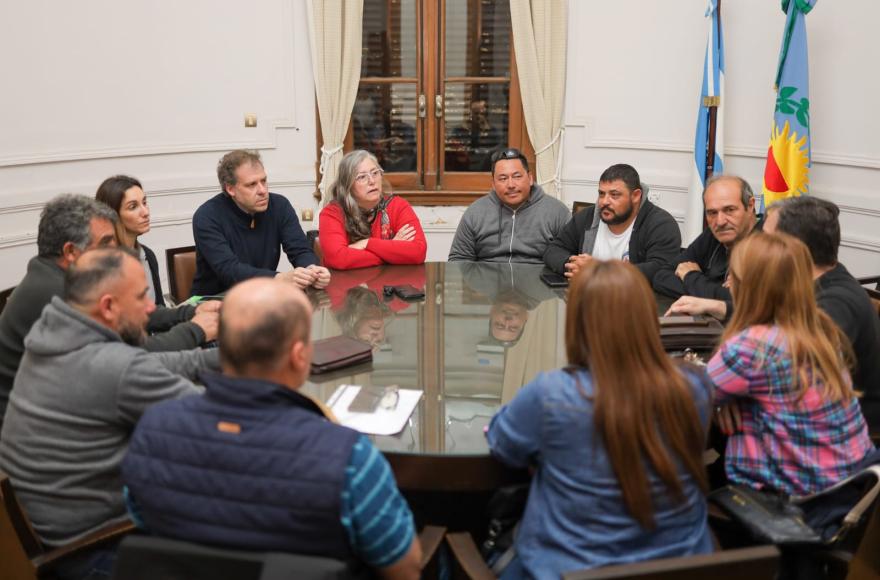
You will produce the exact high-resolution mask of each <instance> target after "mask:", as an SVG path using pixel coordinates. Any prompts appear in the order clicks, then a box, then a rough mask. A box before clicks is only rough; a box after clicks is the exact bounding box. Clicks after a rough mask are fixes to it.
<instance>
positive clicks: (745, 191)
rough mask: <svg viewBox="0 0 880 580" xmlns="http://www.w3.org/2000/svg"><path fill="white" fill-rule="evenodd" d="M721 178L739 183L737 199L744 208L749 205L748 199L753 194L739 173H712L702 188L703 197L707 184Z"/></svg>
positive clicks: (707, 187) (753, 195)
mask: <svg viewBox="0 0 880 580" xmlns="http://www.w3.org/2000/svg"><path fill="white" fill-rule="evenodd" d="M723 179H732V180H734V181H736V182H737V183H739V199H740V201H741V202H742V205H743V207H744V208H748V207H749V200H750V199H752V198H754V197H755V194H754V193H753V192H752V186H751V185H749V182H748V181H746V180H745V179H743V178H742V177H740V176H739V175H725V174H723V173H718V174H716V175H713V176H712V177H710V178H709V179H707V180H706V186H705V187H704V188H703V199H705V198H706V190H708V189H709V186H710V185H712V184H713V183H715V182H716V181H721V180H723Z"/></svg>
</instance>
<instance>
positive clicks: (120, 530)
mask: <svg viewBox="0 0 880 580" xmlns="http://www.w3.org/2000/svg"><path fill="white" fill-rule="evenodd" d="M132 529H134V526H133V525H132V524H131V523H130V522H125V523H121V524H114V525H112V526H107V527H105V528H102V529H100V530H98V531H95V532H93V533H91V534H89V535H88V536H86V537H85V538H82V539H81V540H78V541H76V542H73V543H72V544H68V545H66V546H62V547H60V548H49V547H47V546H44V545H43V543H42V542H41V541H40V539H39V538H38V537H37V534H36V532H34V528H33V526H32V525H31V522H30V519H29V518H28V517H27V514H26V513H25V512H24V510H23V509H22V508H21V504H20V503H19V502H18V499H17V498H16V497H15V491H14V490H13V489H12V483H11V482H10V481H9V476H7V475H6V474H5V473H0V578H4V579H7V578H8V579H9V580H35V579H37V578H43V577H45V576H46V575H47V573H49V572H50V571H51V569H52V568H53V567H54V566H55V565H57V564H58V563H59V562H61V561H62V560H63V559H64V558H66V557H69V556H73V555H75V554H79V553H81V552H83V551H85V550H89V549H92V548H97V547H98V546H100V545H101V544H104V543H106V542H109V541H111V540H115V539H117V538H119V537H121V536H122V535H124V534H126V533H128V532H129V531H131V530H132Z"/></svg>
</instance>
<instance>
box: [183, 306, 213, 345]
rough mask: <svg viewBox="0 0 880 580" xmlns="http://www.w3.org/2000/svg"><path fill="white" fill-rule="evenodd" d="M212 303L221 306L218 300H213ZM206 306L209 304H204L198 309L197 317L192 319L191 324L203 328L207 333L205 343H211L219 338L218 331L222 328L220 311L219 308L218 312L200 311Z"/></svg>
mask: <svg viewBox="0 0 880 580" xmlns="http://www.w3.org/2000/svg"><path fill="white" fill-rule="evenodd" d="M211 302H214V303H216V304H218V305H219V304H220V302H219V301H218V300H211ZM206 304H207V302H203V303H202V304H200V305H199V307H197V308H196V313H195V316H193V317H192V318H191V319H190V322H192V323H194V324H195V325H196V326H198V327H199V328H201V329H202V331H203V332H204V333H205V342H210V341H212V340H214V339H216V338H217V330H218V329H219V327H220V309H219V307H218V308H217V309H216V310H206V309H200V308H201V306H205V305H206Z"/></svg>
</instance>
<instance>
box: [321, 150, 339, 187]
mask: <svg viewBox="0 0 880 580" xmlns="http://www.w3.org/2000/svg"><path fill="white" fill-rule="evenodd" d="M340 151H342V143H340V144H339V145H337V146H336V147H330V148H329V149H328V148H327V146H326V145H321V164H320V165H319V166H318V171H319V172H320V174H321V183H319V184H318V190H319V191H320V192H321V197H322V198H323V197H324V190H325V189H326V187H327V186H326V184H325V183H324V172H325V171H326V170H327V164H328V163H330V160H331V159H333V156H334V155H336V154H337V153H339V152H340Z"/></svg>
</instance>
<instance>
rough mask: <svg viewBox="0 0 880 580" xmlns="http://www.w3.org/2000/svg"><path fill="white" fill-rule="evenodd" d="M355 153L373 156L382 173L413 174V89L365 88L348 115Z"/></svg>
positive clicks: (399, 85) (400, 86)
mask: <svg viewBox="0 0 880 580" xmlns="http://www.w3.org/2000/svg"><path fill="white" fill-rule="evenodd" d="M351 122H352V129H353V132H354V147H355V149H366V150H367V151H370V152H372V153H374V154H375V155H376V157H377V158H378V159H379V164H380V165H381V166H382V168H383V169H385V171H415V170H416V152H417V147H416V85H415V84H412V83H406V84H404V83H394V84H381V85H379V84H365V83H361V86H360V88H359V89H358V94H357V101H355V104H354V110H353V111H352V115H351Z"/></svg>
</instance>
